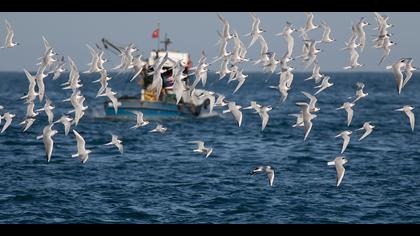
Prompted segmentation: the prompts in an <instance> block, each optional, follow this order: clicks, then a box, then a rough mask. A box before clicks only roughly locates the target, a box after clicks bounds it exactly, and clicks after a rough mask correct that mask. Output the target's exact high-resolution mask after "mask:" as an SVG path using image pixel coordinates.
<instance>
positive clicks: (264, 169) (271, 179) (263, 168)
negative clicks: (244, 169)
mask: <svg viewBox="0 0 420 236" xmlns="http://www.w3.org/2000/svg"><path fill="white" fill-rule="evenodd" d="M258 173H266V174H267V177H268V184H269V185H270V186H273V182H274V169H273V168H271V166H258V167H257V168H255V169H254V170H253V171H252V172H251V175H252V176H254V175H256V174H258Z"/></svg>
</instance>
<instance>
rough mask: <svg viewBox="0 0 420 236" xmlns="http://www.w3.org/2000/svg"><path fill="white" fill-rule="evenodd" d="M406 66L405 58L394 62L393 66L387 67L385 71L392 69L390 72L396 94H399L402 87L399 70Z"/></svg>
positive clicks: (402, 79) (401, 75)
mask: <svg viewBox="0 0 420 236" xmlns="http://www.w3.org/2000/svg"><path fill="white" fill-rule="evenodd" d="M406 64H407V61H406V58H401V59H399V60H398V61H396V62H395V63H394V64H392V65H390V66H387V67H386V69H387V70H389V69H392V72H393V73H394V79H395V82H396V83H397V92H398V94H401V89H402V87H403V81H404V78H403V77H404V76H403V74H402V72H401V69H402V68H403V67H404V66H405V65H406Z"/></svg>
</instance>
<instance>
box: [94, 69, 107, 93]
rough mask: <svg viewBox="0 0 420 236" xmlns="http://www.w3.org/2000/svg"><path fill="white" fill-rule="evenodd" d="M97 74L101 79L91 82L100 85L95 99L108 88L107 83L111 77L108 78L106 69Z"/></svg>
mask: <svg viewBox="0 0 420 236" xmlns="http://www.w3.org/2000/svg"><path fill="white" fill-rule="evenodd" d="M99 73H100V74H101V77H100V78H99V79H97V80H95V81H93V82H92V83H100V84H101V87H100V88H99V90H98V92H97V93H96V97H99V95H101V94H102V93H103V92H104V91H105V90H106V88H107V87H108V81H109V80H111V77H109V76H108V72H107V70H106V69H103V70H101V71H100V72H99Z"/></svg>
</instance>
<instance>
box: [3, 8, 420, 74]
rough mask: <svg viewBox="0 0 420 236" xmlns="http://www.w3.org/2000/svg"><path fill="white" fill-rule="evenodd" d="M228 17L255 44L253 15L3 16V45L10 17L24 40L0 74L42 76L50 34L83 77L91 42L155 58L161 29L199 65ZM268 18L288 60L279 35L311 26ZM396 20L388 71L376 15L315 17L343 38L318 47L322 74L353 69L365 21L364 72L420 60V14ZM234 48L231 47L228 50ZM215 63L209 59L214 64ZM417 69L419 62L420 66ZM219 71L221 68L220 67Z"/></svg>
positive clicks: (315, 34) (297, 15) (271, 42)
mask: <svg viewBox="0 0 420 236" xmlns="http://www.w3.org/2000/svg"><path fill="white" fill-rule="evenodd" d="M218 13H219V14H221V15H223V16H224V17H225V18H226V19H227V20H228V21H229V22H230V26H231V28H232V29H236V30H237V31H238V33H239V34H240V35H242V36H241V40H242V41H243V42H244V43H245V45H248V44H249V42H250V38H249V37H245V36H243V35H244V34H246V33H248V32H249V31H250V29H251V22H252V19H251V17H250V15H249V13H247V12H131V13H130V12H103V13H101V12H90V13H89V12H0V44H1V45H3V44H4V39H5V36H6V29H5V25H4V19H7V20H8V21H9V22H10V23H11V25H12V27H13V28H14V31H15V41H16V42H19V43H20V44H21V45H19V46H18V47H16V48H12V49H0V71H23V69H28V70H30V71H34V70H36V66H35V64H36V63H37V62H38V61H37V58H38V57H41V56H42V54H43V52H44V46H43V41H42V38H41V36H42V35H45V37H46V38H47V39H48V41H49V42H50V44H51V45H52V46H53V47H54V48H55V51H56V52H57V53H59V54H60V55H64V56H66V57H67V56H70V57H71V58H72V59H73V60H74V61H75V62H76V64H77V65H78V67H79V70H80V71H84V70H87V69H88V66H87V64H88V63H89V61H90V58H91V57H90V53H89V51H88V48H87V47H86V44H90V45H92V46H94V45H95V43H98V44H99V43H100V40H101V38H103V37H105V38H107V39H109V40H110V41H111V42H113V43H115V44H116V45H119V46H126V45H128V44H129V43H134V44H135V45H136V46H137V47H138V48H139V49H140V51H141V52H142V54H143V55H149V53H150V50H152V49H155V48H156V43H157V42H156V39H152V32H153V31H154V30H155V29H156V27H157V23H158V22H159V23H160V30H161V39H162V38H163V36H164V34H165V33H167V34H168V36H169V38H170V39H171V40H172V41H173V43H172V44H171V45H169V50H174V51H180V52H188V53H190V55H191V58H192V60H193V64H197V62H198V59H199V57H200V53H201V50H204V51H205V52H206V54H207V56H208V58H213V57H215V56H216V55H217V53H218V46H216V42H217V40H218V36H217V33H216V32H217V31H221V30H222V24H221V23H220V22H219V20H218V17H217V14H218ZM256 14H257V16H258V17H259V18H260V19H261V27H262V28H263V29H265V30H266V31H267V32H265V33H263V36H264V38H265V39H266V41H267V43H268V47H269V50H270V51H273V52H276V54H277V55H279V56H281V55H283V54H284V53H285V52H286V50H287V48H286V42H285V40H284V39H283V38H282V37H278V36H275V34H276V33H279V32H280V31H282V29H283V27H284V25H285V23H286V21H290V22H292V23H293V24H294V25H295V27H297V28H298V27H302V26H303V25H304V24H305V22H306V16H305V14H304V13H303V12H256ZM381 14H382V15H383V14H385V15H389V16H390V20H389V23H392V24H394V25H395V27H392V28H390V32H391V33H392V34H393V35H392V36H391V39H392V40H393V41H395V42H396V43H397V45H395V46H393V47H392V49H391V54H390V56H389V57H388V58H387V59H386V60H385V62H384V63H383V64H382V65H378V62H379V60H380V58H381V56H382V54H383V49H375V48H372V46H373V44H372V42H371V40H372V39H373V38H374V37H373V36H374V35H375V33H376V31H373V28H374V27H375V26H376V22H375V19H374V15H373V13H371V12H314V15H315V17H314V23H315V24H318V23H320V22H321V20H324V21H326V22H327V24H329V25H330V26H331V28H332V33H331V35H332V37H333V38H335V39H337V41H336V42H334V43H331V44H324V45H319V46H317V47H318V48H320V49H323V52H322V53H321V54H319V56H318V61H319V64H320V65H321V72H322V71H343V69H342V68H343V66H346V65H347V64H348V63H349V53H348V52H347V51H342V50H340V48H342V47H344V42H345V41H347V40H348V39H349V37H350V35H351V25H352V24H353V23H356V22H358V21H359V20H360V18H361V17H363V16H364V17H366V19H367V21H368V22H369V23H371V24H372V25H369V26H367V27H365V31H366V36H367V45H366V47H365V50H364V51H363V52H362V53H360V57H359V63H362V64H365V67H363V68H360V69H358V71H385V66H386V65H390V64H392V63H393V62H394V61H396V60H397V59H399V58H401V57H413V58H414V59H416V57H417V55H420V54H419V53H420V47H419V45H418V42H420V27H419V25H418V24H419V23H418V22H420V13H418V12H391V13H388V12H381ZM322 32H323V30H322V29H321V28H320V29H317V30H314V31H312V32H310V37H311V38H313V39H321V36H322ZM298 34H299V33H294V34H293V35H294V36H295V47H294V51H293V55H292V56H298V55H300V53H301V49H302V41H301V40H300V38H298ZM232 47H233V42H232V43H230V44H229V49H231V48H232ZM259 50H260V48H259V44H258V43H256V44H254V45H253V46H252V47H251V48H250V49H249V51H248V57H251V58H257V57H258V52H259ZM105 57H106V58H108V59H109V60H110V62H109V63H110V64H108V65H106V67H111V66H114V65H117V64H118V63H119V58H118V57H117V56H116V55H114V54H112V53H111V52H107V53H106V54H105ZM419 60H420V59H419ZM208 61H210V60H208ZM413 64H414V65H415V64H416V60H414V63H413ZM292 66H294V67H295V68H296V71H308V72H310V71H311V70H312V68H311V67H309V68H307V69H304V66H302V65H301V64H299V62H297V63H294V64H292ZM214 69H217V68H214ZM245 71H261V68H260V67H259V66H253V65H248V66H247V67H246V68H245Z"/></svg>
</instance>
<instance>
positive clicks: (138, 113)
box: [130, 111, 149, 129]
mask: <svg viewBox="0 0 420 236" xmlns="http://www.w3.org/2000/svg"><path fill="white" fill-rule="evenodd" d="M132 113H133V114H135V115H136V125H134V126H133V127H131V128H130V129H137V128H139V127H142V126H145V125H148V124H149V121H145V120H143V112H141V111H132Z"/></svg>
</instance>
